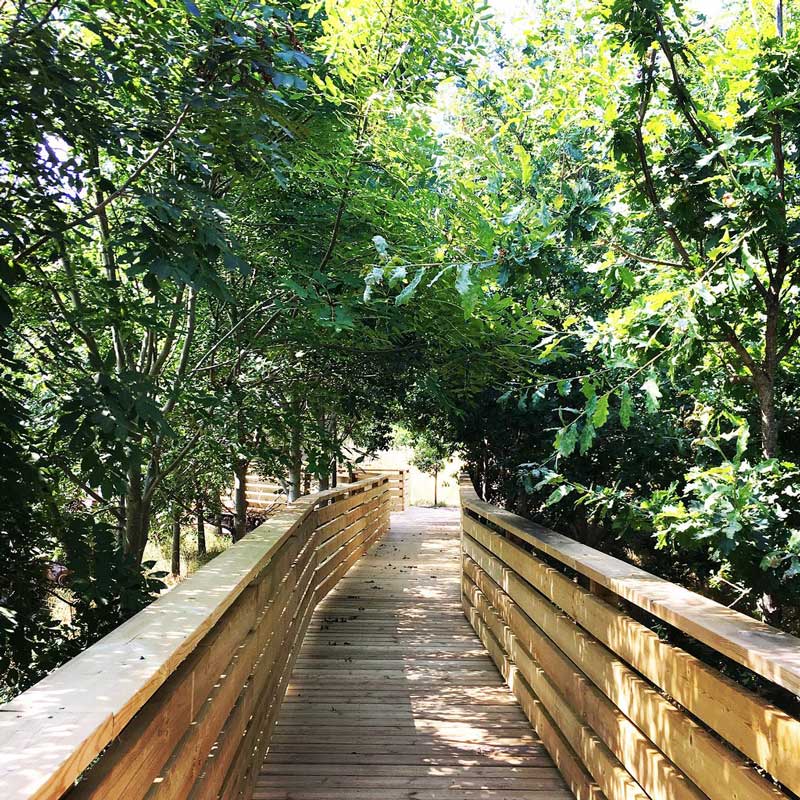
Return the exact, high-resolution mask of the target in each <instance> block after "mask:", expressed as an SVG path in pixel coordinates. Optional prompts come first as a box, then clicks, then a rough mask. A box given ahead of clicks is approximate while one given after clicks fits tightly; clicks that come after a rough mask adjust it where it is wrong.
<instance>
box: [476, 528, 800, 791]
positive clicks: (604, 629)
mask: <svg viewBox="0 0 800 800" xmlns="http://www.w3.org/2000/svg"><path fill="white" fill-rule="evenodd" d="M463 524H464V529H465V531H466V532H467V533H468V534H469V536H470V537H473V538H474V539H475V540H476V541H477V542H478V543H479V544H480V545H481V546H483V547H486V548H487V549H489V550H490V551H491V552H492V553H494V554H495V555H496V556H497V557H498V558H499V559H500V560H501V561H503V562H504V563H505V564H507V565H508V567H509V568H510V570H511V571H512V572H513V573H515V574H516V575H518V576H520V577H522V578H524V579H525V580H526V581H527V582H528V583H530V584H531V585H532V586H533V587H535V588H536V589H537V590H538V591H539V592H541V593H542V594H544V595H545V596H546V597H548V598H549V599H550V600H552V601H553V602H554V603H555V604H556V605H557V606H559V607H560V608H561V609H563V610H564V611H565V612H566V613H567V614H568V615H569V616H570V617H572V618H573V619H575V620H576V621H577V622H578V623H579V624H580V625H581V626H582V627H583V628H585V629H586V630H587V631H589V632H590V633H592V634H594V636H596V637H597V638H598V639H599V640H600V641H602V642H603V643H604V644H605V645H607V646H608V647H610V648H611V649H612V650H614V651H615V652H616V653H618V654H619V655H620V656H621V657H622V658H623V659H624V660H625V661H627V662H628V663H629V664H631V665H632V666H633V667H634V668H635V669H636V670H638V671H639V672H641V673H642V674H643V675H645V677H647V678H649V679H650V680H651V681H653V683H655V684H656V685H657V686H658V687H660V688H661V689H663V690H665V691H667V692H668V693H669V694H670V695H671V696H672V697H674V698H675V699H676V700H677V701H678V702H680V703H681V704H682V705H684V706H685V707H686V708H688V709H689V710H690V711H691V712H692V713H693V714H695V715H697V717H698V718H700V719H701V720H703V722H705V723H706V724H707V725H709V726H710V727H712V728H714V729H715V730H716V731H718V732H719V733H720V734H721V735H722V736H723V737H724V738H725V739H726V740H727V741H729V742H730V743H731V744H733V745H735V746H736V747H738V748H739V749H740V750H742V752H744V753H745V754H746V755H748V756H749V757H750V758H753V760H755V761H756V762H758V763H761V764H762V765H763V766H765V768H767V769H769V770H770V771H771V772H772V773H773V775H775V777H777V778H779V780H781V781H782V782H783V783H785V784H786V785H788V786H790V787H791V785H792V784H793V783H796V782H797V779H798V777H800V772H798V770H800V763H799V762H798V760H797V759H796V758H795V757H794V753H795V752H797V750H795V746H796V743H800V721H798V720H796V719H794V718H792V717H790V716H789V715H788V714H786V713H785V712H783V711H781V710H780V709H778V708H776V707H774V706H772V705H771V704H769V703H767V702H766V701H764V700H763V699H762V698H760V697H758V696H756V695H754V694H753V693H752V692H749V691H747V690H746V689H744V688H743V687H741V686H739V685H738V684H735V683H734V682H733V681H731V680H729V679H727V678H725V677H724V676H723V675H721V674H719V673H718V672H717V671H716V670H713V669H711V668H710V667H708V666H707V665H705V664H703V663H702V662H701V661H700V660H699V659H697V658H695V657H693V656H691V655H689V654H688V653H686V652H685V651H683V650H681V649H680V648H677V647H674V646H673V645H671V644H669V643H668V642H665V641H663V640H661V639H660V638H659V637H658V635H657V634H655V633H654V632H653V631H651V630H650V629H649V628H647V627H646V626H644V625H642V624H641V623H639V622H637V621H636V620H633V619H632V618H631V617H629V616H628V615H627V614H625V613H623V612H622V611H620V610H619V609H617V608H615V607H614V606H610V605H609V604H608V603H606V602H604V601H603V600H602V599H600V598H598V597H596V596H595V595H594V594H593V593H591V592H589V591H587V590H586V589H583V587H581V586H578V585H577V584H575V583H574V582H572V581H570V580H569V579H568V578H567V577H566V576H564V575H562V574H561V573H560V572H558V571H557V570H555V569H552V568H551V567H549V566H547V565H546V564H544V563H543V562H541V561H540V560H539V559H537V558H535V557H534V556H533V555H531V554H530V553H528V552H526V551H525V550H523V549H522V548H520V547H519V546H517V545H515V544H514V543H513V542H510V541H508V540H506V539H504V538H503V537H502V536H498V535H497V534H496V533H494V532H492V531H490V530H489V529H488V528H485V527H483V526H481V525H480V523H478V522H477V521H476V520H471V519H464V520H463ZM635 702H636V703H639V702H641V700H640V699H639V698H637V699H636V700H635ZM628 705H633V702H629V704H628ZM660 744H661V747H662V749H663V747H664V746H665V745H664V743H663V742H662V743H660ZM798 746H800V745H798ZM698 748H699V749H698ZM704 750H705V752H707V755H708V758H709V759H710V761H711V762H712V763H713V761H715V760H718V759H720V758H722V757H724V755H725V751H724V750H723V751H720V749H719V746H716V747H715V746H714V740H713V739H708V737H704V736H702V735H699V732H698V744H696V746H695V747H693V749H692V752H691V757H692V760H694V759H696V758H697V757H698V754H699V753H701V752H703V751H704ZM707 763H708V762H706V764H703V765H701V766H699V767H698V768H697V770H695V771H694V772H693V773H692V774H693V780H695V781H698V780H700V777H699V775H698V774H697V772H698V771H701V772H703V771H704V772H706V773H707ZM682 769H684V770H685V771H686V770H687V767H686V766H682ZM725 774H726V776H727V777H729V778H730V780H731V781H734V783H736V782H740V783H741V785H740V789H739V791H744V790H746V791H748V792H750V793H754V794H753V796H761V797H767V796H769V795H768V794H765V792H767V790H768V784H766V782H764V781H761V779H760V778H759V776H758V775H757V773H755V772H753V771H752V770H745V771H744V772H741V771H739V770H733V771H729V772H726V773H725ZM713 785H714V784H712V788H713ZM720 785H721V784H720V782H719V781H716V786H717V788H719V787H720ZM726 785H727V783H726ZM759 787H760V788H759ZM744 796H748V795H744Z"/></svg>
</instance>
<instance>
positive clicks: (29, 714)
mask: <svg viewBox="0 0 800 800" xmlns="http://www.w3.org/2000/svg"><path fill="white" fill-rule="evenodd" d="M388 478H389V476H388V475H385V474H380V475H373V476H370V477H368V478H365V479H364V480H361V481H358V482H356V483H350V484H345V485H343V486H340V487H337V488H335V489H329V490H326V491H324V492H318V493H316V494H311V495H306V496H304V497H301V498H299V499H298V500H297V501H295V502H294V503H291V504H290V505H288V506H287V507H286V509H285V510H282V511H281V512H280V513H279V514H276V515H275V516H274V517H271V518H270V519H268V520H267V521H266V522H265V523H263V524H262V525H260V526H259V527H258V528H256V529H255V530H253V531H251V532H250V533H249V534H248V535H247V536H245V537H244V538H243V539H241V540H240V541H238V542H236V543H235V544H234V545H233V546H231V547H229V548H228V549H227V550H225V551H224V552H223V553H221V554H220V555H218V556H217V557H216V558H214V559H213V560H212V561H210V562H209V563H208V564H206V565H205V566H203V567H202V568H200V569H199V570H198V571H197V572H195V573H194V574H193V575H192V576H191V577H189V578H188V579H187V580H185V581H183V582H182V583H180V584H179V585H178V586H176V587H175V588H173V589H172V590H171V591H169V592H167V593H166V594H164V595H162V596H161V597H159V598H158V599H157V600H155V601H154V602H153V603H151V604H150V605H149V606H147V608H145V609H143V610H142V611H140V612H139V613H138V614H136V615H134V616H133V617H131V618H130V619H129V620H127V621H126V622H125V623H123V624H122V625H120V626H119V627H118V628H116V629H115V630H114V631H112V632H111V633H109V634H108V635H107V636H105V637H104V638H103V639H101V640H100V641H99V642H97V643H96V644H94V645H92V646H91V647H89V648H87V649H86V650H84V651H83V652H82V653H80V654H79V655H78V656H76V657H75V658H73V659H71V660H70V661H68V662H67V663H66V664H64V665H62V666H61V667H59V668H58V669H56V670H54V671H53V672H52V673H50V674H49V675H48V676H46V677H45V678H43V679H42V680H41V681H39V683H37V684H35V685H34V686H32V687H31V688H30V689H28V690H27V691H25V692H23V693H22V694H20V695H19V696H18V697H16V698H14V699H13V700H12V701H10V702H9V703H6V704H4V705H2V706H0V790H2V789H3V788H7V785H9V783H8V782H10V781H12V780H13V782H14V786H15V787H17V786H18V785H19V783H20V781H21V780H25V781H29V783H30V792H29V793H28V796H29V797H31V798H47V797H57V796H59V794H60V793H61V792H63V791H65V790H66V789H67V788H68V787H69V786H70V785H71V784H72V783H73V782H74V780H75V779H76V778H77V777H78V776H79V775H80V773H81V772H82V771H83V770H84V769H85V768H86V767H87V766H88V765H89V764H90V763H91V762H92V760H93V759H94V758H95V757H96V756H97V755H98V754H99V753H100V752H101V751H102V750H103V748H104V747H105V746H106V745H107V744H108V743H109V742H111V741H112V740H113V739H114V738H115V737H116V736H118V735H119V733H120V732H121V730H122V729H123V728H124V727H125V725H127V723H128V722H129V721H130V720H131V718H132V717H133V716H134V714H136V712H137V711H138V710H139V709H140V708H142V706H143V705H144V704H145V703H146V702H147V700H148V699H149V698H150V697H152V695H153V694H154V693H155V692H156V690H157V689H158V688H159V687H160V686H161V685H162V684H163V683H164V681H166V679H167V678H168V677H169V676H170V675H171V674H172V673H173V672H174V671H175V669H176V668H177V666H178V665H179V664H180V663H181V662H182V661H183V660H184V659H185V658H186V657H187V656H188V655H189V654H190V653H191V652H192V651H193V650H194V648H195V647H196V646H197V644H198V642H200V640H201V639H202V638H203V636H204V635H205V634H206V633H207V632H208V631H209V630H210V629H211V628H212V627H213V625H214V624H215V623H216V622H217V621H218V620H219V619H220V618H221V617H222V615H223V614H224V613H225V611H226V610H227V609H228V608H230V606H231V605H232V604H233V603H234V601H235V600H236V598H237V597H239V596H240V595H241V593H242V592H243V591H244V590H245V588H246V587H247V586H248V585H249V584H250V583H251V582H252V581H253V580H254V579H255V578H256V577H257V576H258V574H259V573H260V572H261V571H262V570H263V569H264V568H265V567H266V566H267V564H268V563H269V562H270V560H271V559H272V557H273V555H274V554H275V553H277V552H278V550H279V549H280V547H281V545H282V544H283V542H284V541H285V540H286V539H287V538H288V537H289V536H291V535H292V534H293V533H295V532H296V531H297V530H298V528H299V527H300V526H301V525H302V524H303V522H305V520H306V519H308V517H309V516H310V515H311V513H312V512H313V511H314V510H315V509H316V508H318V507H320V506H324V505H328V504H330V503H331V502H332V501H336V500H337V499H340V498H344V497H347V496H349V495H351V494H354V493H356V492H359V491H361V490H362V489H366V488H369V487H372V486H374V485H375V484H376V483H378V482H380V481H383V480H386V479H388Z"/></svg>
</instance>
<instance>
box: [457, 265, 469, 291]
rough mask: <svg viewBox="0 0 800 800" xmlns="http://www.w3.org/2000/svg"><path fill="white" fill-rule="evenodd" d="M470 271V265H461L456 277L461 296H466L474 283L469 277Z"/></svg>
mask: <svg viewBox="0 0 800 800" xmlns="http://www.w3.org/2000/svg"><path fill="white" fill-rule="evenodd" d="M469 271H470V265H469V264H459V266H458V275H457V277H456V291H457V292H458V293H459V294H466V293H467V292H468V291H469V289H470V286H472V281H471V280H470V277H469Z"/></svg>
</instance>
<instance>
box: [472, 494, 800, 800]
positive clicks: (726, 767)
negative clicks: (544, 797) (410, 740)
mask: <svg viewBox="0 0 800 800" xmlns="http://www.w3.org/2000/svg"><path fill="white" fill-rule="evenodd" d="M461 503H462V551H463V576H462V580H463V585H462V588H463V602H464V609H465V613H466V615H467V617H468V618H469V619H470V622H471V623H472V625H473V627H474V628H475V630H476V632H477V633H478V635H479V636H480V638H481V640H482V641H483V643H484V644H485V646H486V648H487V650H488V651H489V653H490V655H491V656H492V658H493V659H494V661H495V663H496V664H497V666H498V668H499V669H500V671H501V672H502V673H503V675H504V677H505V678H506V680H507V682H508V683H509V685H510V686H511V688H512V689H513V691H514V693H515V694H516V696H517V698H518V699H519V701H520V704H521V705H522V707H523V710H524V711H525V713H526V715H527V716H528V718H529V719H530V721H531V723H532V725H533V726H534V728H535V729H536V731H537V732H538V734H539V736H540V737H541V739H542V741H543V742H544V744H545V746H546V748H547V749H548V751H549V752H550V754H551V756H552V757H553V759H554V761H555V762H556V764H557V765H558V767H559V768H560V769H561V772H562V774H563V775H564V777H565V779H566V780H567V783H568V784H569V786H570V788H571V789H572V791H573V793H574V794H575V796H576V797H578V798H596V799H599V798H603V797H607V798H609V800H622V799H623V798H624V800H647V798H652V799H653V800H662V799H663V800H700V799H701V798H711V800H780V798H783V800H786V798H787V797H792V796H793V795H792V794H791V793H792V792H793V793H795V794H800V721H798V720H797V719H796V718H795V717H793V716H791V715H790V714H788V713H786V712H785V711H783V710H781V709H780V708H778V707H776V706H774V705H772V704H770V703H769V702H767V701H766V700H765V699H764V698H763V697H761V696H760V695H757V694H755V693H753V692H751V691H749V690H748V689H746V688H745V687H744V686H742V685H740V684H739V683H736V682H734V681H733V680H731V679H730V678H728V677H726V676H725V675H723V674H722V673H720V672H719V671H718V670H716V669H714V668H713V667H711V666H709V665H708V664H706V663H704V662H703V661H700V660H699V659H698V658H696V657H695V656H693V655H691V654H690V653H688V652H687V651H686V650H684V649H682V648H680V647H677V646H675V645H674V644H671V643H669V642H668V641H666V640H665V639H663V638H661V637H660V636H659V635H658V633H657V632H656V631H655V630H654V629H653V628H651V627H648V625H646V624H643V622H642V621H641V620H642V619H645V620H647V619H648V617H647V615H642V614H641V613H635V614H634V613H632V612H633V611H634V607H638V608H639V609H642V610H643V611H646V612H647V614H649V615H651V618H655V620H656V621H658V620H661V621H663V622H664V623H667V624H668V625H670V626H672V627H673V628H676V629H678V630H680V631H681V632H683V633H684V634H686V635H688V636H690V637H692V638H693V639H695V640H697V641H699V642H702V643H703V645H705V646H707V647H709V648H711V649H713V650H715V651H717V652H718V653H720V654H722V655H724V656H726V657H727V658H729V659H732V660H734V661H736V662H738V663H739V664H741V665H743V666H744V667H747V668H748V669H749V670H751V671H752V672H755V673H757V674H758V675H761V676H763V677H764V678H767V679H769V680H770V681H772V682H774V683H776V684H778V685H780V686H782V687H784V688H785V689H787V690H789V691H790V692H793V693H795V694H800V640H799V639H797V638H795V637H793V636H790V635H789V634H786V633H782V632H780V631H778V630H776V629H775V628H771V627H770V626H768V625H764V624H762V623H760V622H757V621H756V620H753V619H751V618H750V617H747V616H745V615H744V614H740V613H738V612H736V611H734V610H732V609H729V608H727V607H725V606H722V605H720V604H719V603H715V602H714V601H712V600H709V599H707V598H705V597H702V596H700V595H698V594H695V593H693V592H690V591H688V590H686V589H683V588H682V587H679V586H676V585H675V584H672V583H669V582H668V581H665V580H662V579H661V578H658V577H656V576H655V575H651V574H649V573H647V572H645V571H644V570H641V569H638V568H636V567H634V566H632V565H631V564H628V563H626V562H624V561H621V560H619V559H616V558H613V557H611V556H608V555H605V554H604V553H601V552H600V551H598V550H594V549H593V548H591V547H587V546H585V545H583V544H580V543H579V542H576V541H574V540H573V539H570V538H568V537H566V536H562V535H560V534H558V533H555V532H554V531H551V530H547V529H546V528H543V527H541V526H540V525H537V524H535V523H533V522H531V521H529V520H526V519H524V518H522V517H519V516H517V515H515V514H512V513H510V512H507V511H504V510H503V509H500V508H497V507H496V506H493V505H490V504H489V503H485V502H483V501H481V500H480V499H479V498H478V496H477V495H476V493H475V491H474V489H473V487H472V484H471V483H470V482H469V480H468V479H462V484H461ZM629 610H630V612H631V613H629Z"/></svg>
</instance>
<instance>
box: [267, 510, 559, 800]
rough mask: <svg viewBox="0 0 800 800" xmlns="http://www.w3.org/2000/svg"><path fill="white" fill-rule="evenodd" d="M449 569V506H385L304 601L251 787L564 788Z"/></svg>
mask: <svg viewBox="0 0 800 800" xmlns="http://www.w3.org/2000/svg"><path fill="white" fill-rule="evenodd" d="M460 581H461V568H460V554H459V530H458V513H457V511H456V510H455V509H421V508H415V509H410V510H409V511H407V512H405V513H404V514H402V515H395V516H394V517H393V519H392V528H391V531H390V533H389V535H388V536H387V537H386V538H385V539H384V540H383V541H382V542H381V543H380V544H378V545H376V546H375V547H374V548H373V550H372V551H371V552H370V553H369V554H367V556H365V557H364V558H363V559H362V560H361V561H360V562H359V563H358V564H357V565H356V566H355V567H354V568H353V569H352V570H351V571H350V572H349V573H348V575H347V576H346V577H345V578H343V579H342V581H341V582H340V584H339V585H338V587H337V588H336V590H335V591H334V592H332V593H331V594H330V595H329V596H328V598H327V599H326V600H325V601H323V602H322V603H321V604H320V605H319V607H318V609H317V611H316V613H315V616H314V619H313V620H312V623H311V625H310V626H309V630H308V633H307V635H306V638H305V642H304V646H303V649H302V651H301V653H300V656H299V658H298V661H297V663H296V666H295V670H294V673H293V676H292V682H291V684H290V686H289V690H288V693H287V697H286V700H285V701H284V705H283V708H282V710H281V714H280V716H279V719H278V725H277V728H276V729H275V734H274V736H273V739H272V745H271V747H270V751H269V753H268V755H267V758H266V761H265V763H264V766H263V768H262V771H261V775H260V777H259V780H258V782H257V786H256V790H255V794H254V798H257V799H258V800H279V798H283V799H284V800H289V798H292V800H323V799H325V800H329V799H332V800H352V799H356V800H357V799H358V798H370V800H373V799H374V800H378V798H380V800H399V799H400V798H417V800H438V798H447V799H448V800H472V799H473V798H487V799H489V798H500V797H502V798H508V800H517V799H519V800H522V798H531V799H532V800H535V799H536V798H547V799H548V800H562V798H563V799H564V800H566V798H569V797H571V795H570V793H569V792H568V791H567V789H566V788H565V786H564V784H563V781H562V779H561V777H560V776H559V774H558V771H557V770H556V768H555V767H554V766H553V764H552V762H551V760H550V758H549V756H548V755H547V753H546V752H545V750H544V748H543V746H542V744H541V743H540V742H539V740H538V739H537V738H536V735H535V734H534V733H533V731H532V729H531V726H530V724H529V722H528V720H527V719H526V717H525V716H524V714H523V713H522V711H521V709H520V708H519V704H518V702H517V700H516V698H515V697H514V696H513V694H512V693H511V692H510V691H509V689H508V688H507V687H506V686H505V685H504V684H503V682H502V679H501V676H500V675H499V674H498V672H497V670H496V669H495V667H494V666H493V664H492V662H491V660H490V658H489V656H488V654H487V652H486V649H485V648H484V647H483V646H482V645H481V643H480V642H479V640H478V639H477V637H476V636H475V633H474V632H473V630H472V629H471V628H470V626H469V624H468V622H467V621H466V619H465V617H464V614H463V610H462V607H461V600H460V598H461V589H460Z"/></svg>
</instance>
